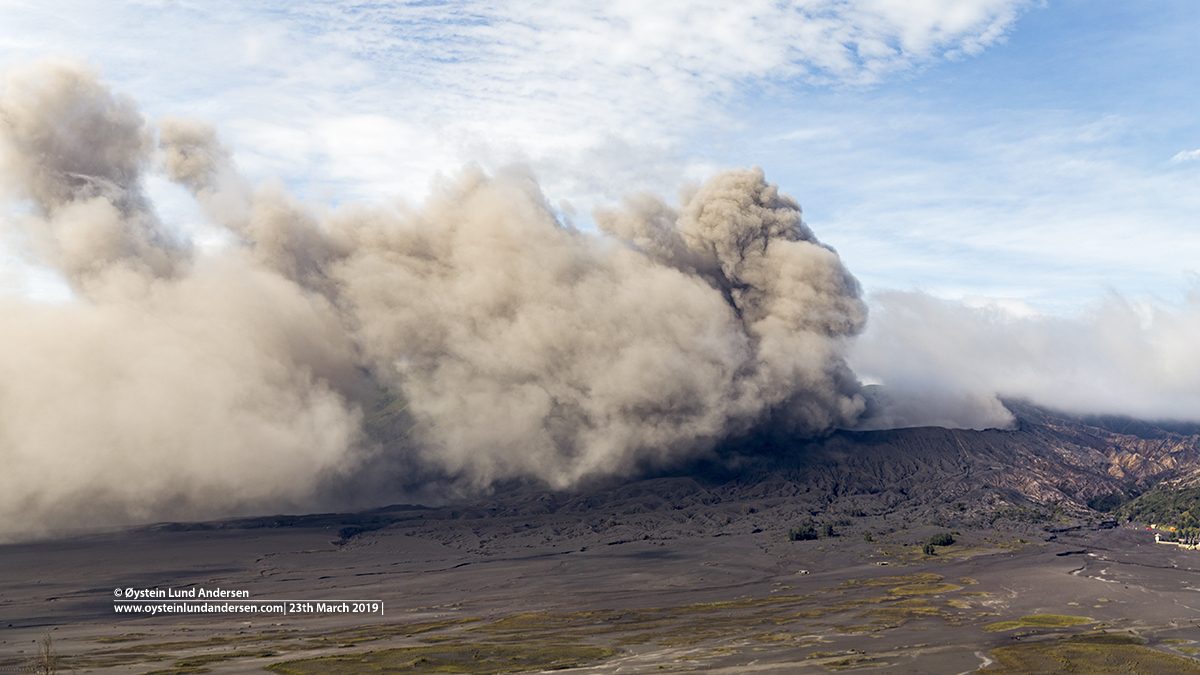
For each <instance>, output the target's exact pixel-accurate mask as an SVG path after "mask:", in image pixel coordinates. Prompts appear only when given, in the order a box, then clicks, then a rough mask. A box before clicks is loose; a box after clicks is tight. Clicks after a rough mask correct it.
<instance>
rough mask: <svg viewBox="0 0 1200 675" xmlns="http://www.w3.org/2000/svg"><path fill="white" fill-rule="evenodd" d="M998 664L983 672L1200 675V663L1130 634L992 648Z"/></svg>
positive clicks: (1012, 674) (987, 674) (984, 674)
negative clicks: (1145, 643)
mask: <svg viewBox="0 0 1200 675" xmlns="http://www.w3.org/2000/svg"><path fill="white" fill-rule="evenodd" d="M991 656H992V658H993V659H994V660H995V661H996V664H995V666H993V667H990V668H985V669H982V670H977V671H975V672H976V673H979V674H980V675H1034V674H1035V673H1037V674H1040V673H1092V674H1095V675H1108V674H1109V673H1112V674H1114V675H1115V674H1117V673H1120V674H1122V675H1200V664H1197V663H1196V662H1195V661H1193V660H1191V659H1189V658H1186V657H1183V656H1178V655H1175V654H1166V653H1164V652H1159V651H1155V650H1153V649H1150V648H1148V647H1143V646H1142V641H1141V640H1138V639H1137V638H1135V637H1132V636H1129V635H1107V634H1105V635H1090V636H1087V637H1078V638H1068V639H1064V640H1057V641H1054V642H1041V643H1035V644H1025V645H1014V646H1012V647H1001V648H999V649H994V650H992V651H991Z"/></svg>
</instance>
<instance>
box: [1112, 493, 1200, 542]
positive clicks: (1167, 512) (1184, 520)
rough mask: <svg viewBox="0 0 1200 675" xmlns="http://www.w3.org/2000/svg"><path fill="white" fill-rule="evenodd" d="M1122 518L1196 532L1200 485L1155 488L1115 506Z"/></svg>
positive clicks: (1198, 516)
mask: <svg viewBox="0 0 1200 675" xmlns="http://www.w3.org/2000/svg"><path fill="white" fill-rule="evenodd" d="M1116 515H1117V516H1118V517H1120V518H1126V519H1128V520H1134V521H1137V522H1140V523H1153V524H1155V525H1159V526H1160V527H1167V526H1173V527H1175V528H1177V529H1178V530H1179V531H1180V532H1181V533H1184V534H1186V535H1191V536H1194V535H1195V534H1196V533H1197V531H1200V487H1189V488H1184V489H1182V490H1180V489H1172V488H1169V487H1168V488H1155V489H1153V490H1151V491H1150V492H1147V493H1146V494H1144V495H1142V496H1140V497H1138V498H1137V499H1135V500H1133V501H1131V502H1128V503H1126V504H1124V505H1122V506H1121V507H1120V508H1119V509H1117V510H1116Z"/></svg>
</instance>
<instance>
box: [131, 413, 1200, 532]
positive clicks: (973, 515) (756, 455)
mask: <svg viewBox="0 0 1200 675" xmlns="http://www.w3.org/2000/svg"><path fill="white" fill-rule="evenodd" d="M1006 405H1007V406H1008V407H1009V409H1010V410H1012V411H1013V413H1014V415H1015V416H1016V419H1017V424H1016V425H1015V428H1013V429H1010V430H998V429H993V430H985V431H971V430H961V429H943V428H936V427H922V428H910V429H894V430H887V431H865V432H854V431H838V432H835V433H833V434H832V435H830V436H828V437H826V438H824V439H822V440H819V441H803V442H791V443H789V442H788V441H786V440H782V441H781V440H779V439H752V440H745V441H743V442H741V443H740V444H739V445H738V446H737V447H734V448H727V449H726V450H725V451H724V452H723V453H722V454H721V455H720V457H719V458H718V459H714V460H711V461H706V462H701V463H695V464H692V465H689V466H687V467H685V468H682V469H679V470H677V471H675V472H673V473H669V474H663V475H656V476H652V477H644V478H641V479H637V480H630V481H627V482H619V483H618V482H610V483H609V484H606V485H592V486H590V487H587V488H577V489H574V490H564V491H550V490H547V489H546V488H545V486H543V485H529V484H508V485H506V486H503V487H500V488H497V489H495V491H494V492H493V493H492V494H491V495H489V496H487V497H486V498H481V499H476V500H473V501H469V502H464V503H458V504H451V505H446V506H439V507H428V506H419V505H394V506H388V507H384V508H380V509H374V510H370V511H364V512H359V513H353V514H317V515H301V516H282V515H281V516H268V517H256V518H243V519H235V520H225V521H218V522H208V523H169V524H159V525H154V526H151V528H152V529H168V530H229V529H258V528H276V527H305V528H310V527H324V528H327V529H329V530H331V533H333V532H336V533H337V536H336V540H335V541H336V543H337V544H339V545H342V546H345V545H353V544H354V542H355V540H356V538H357V537H359V535H361V534H363V533H366V532H372V531H376V530H381V529H384V528H391V529H395V530H404V531H408V532H410V533H411V534H414V535H420V536H422V537H426V538H434V539H436V540H440V541H442V542H443V543H445V544H447V545H450V546H452V547H454V548H460V549H465V550H472V551H476V552H480V553H484V554H486V553H487V552H489V551H494V552H499V551H503V550H509V549H512V548H514V547H515V548H524V547H532V546H545V545H559V544H567V543H570V542H578V543H580V544H582V545H595V544H600V545H604V544H609V545H611V544H619V543H626V542H631V541H647V540H651V541H652V540H666V539H676V538H680V537H694V536H700V537H713V536H723V535H732V534H745V533H751V532H755V531H777V532H778V531H783V532H786V531H787V530H788V529H789V528H791V527H794V526H796V525H797V524H799V523H801V522H807V521H812V522H814V523H816V524H819V525H823V524H824V523H829V524H831V525H832V526H833V527H834V528H835V531H838V530H840V531H842V532H845V533H849V532H853V533H854V534H855V536H860V535H862V534H870V533H871V532H877V533H887V532H892V531H895V530H898V529H909V528H910V527H912V526H915V525H918V524H926V525H932V526H936V527H945V528H961V529H971V528H988V529H995V528H1005V527H1011V528H1013V529H1015V530H1021V531H1025V530H1028V529H1029V526H1030V525H1036V524H1042V525H1044V526H1045V528H1050V529H1053V527H1057V526H1061V525H1062V523H1063V522H1064V520H1074V521H1078V522H1080V523H1082V522H1086V521H1091V522H1095V521H1102V520H1104V519H1105V518H1106V516H1105V515H1103V513H1102V512H1101V511H1107V510H1110V509H1111V508H1112V507H1113V506H1116V505H1118V504H1120V503H1122V502H1124V501H1127V500H1128V499H1130V498H1132V497H1134V496H1137V495H1139V494H1142V493H1144V492H1146V491H1147V490H1149V489H1150V488H1152V487H1153V486H1154V485H1156V484H1159V483H1162V482H1167V481H1178V480H1183V479H1186V478H1188V477H1191V476H1194V475H1196V474H1197V473H1200V436H1197V435H1183V434H1179V433H1176V432H1173V431H1168V430H1166V429H1162V428H1160V427H1157V426H1155V425H1153V424H1152V423H1147V422H1138V423H1137V425H1136V426H1132V429H1131V430H1133V431H1136V433H1121V432H1119V431H1114V430H1112V428H1113V427H1115V426H1117V425H1118V424H1125V423H1122V422H1120V421H1119V420H1117V421H1115V422H1114V420H1109V423H1108V424H1107V425H1106V426H1107V427H1109V428H1105V427H1101V426H1095V425H1093V424H1089V423H1088V422H1087V421H1085V420H1084V419H1082V418H1078V417H1073V416H1070V415H1066V414H1062V413H1056V412H1052V411H1049V410H1046V409H1043V408H1039V407H1035V406H1032V405H1029V404H1025V403H1020V402H1012V401H1009V402H1006ZM1114 419H1115V418H1114ZM1126 427H1131V425H1129V424H1126ZM1055 521H1056V522H1058V525H1057V526H1052V525H1050V523H1051V522H1055Z"/></svg>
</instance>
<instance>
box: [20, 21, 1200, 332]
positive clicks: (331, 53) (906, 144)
mask: <svg viewBox="0 0 1200 675" xmlns="http://www.w3.org/2000/svg"><path fill="white" fill-rule="evenodd" d="M806 8H807V9H806ZM806 12H807V13H806ZM956 17H957V18H956ZM964 17H965V18H964ZM956 21H957V23H956ZM0 23H2V24H3V25H5V26H7V27H8V28H6V29H5V31H4V33H5V34H4V36H3V37H0V61H2V62H5V63H15V62H20V61H21V60H27V59H31V58H36V57H39V56H42V55H44V54H60V55H61V54H70V55H76V56H78V57H80V58H83V59H85V60H87V61H88V62H90V63H92V64H94V65H96V66H97V67H99V68H101V69H102V70H103V72H104V73H105V76H106V77H107V78H108V79H109V81H110V82H112V84H113V86H114V87H115V88H116V89H118V90H120V91H123V92H126V93H128V94H130V95H131V96H133V97H134V98H135V99H136V100H137V101H138V102H139V103H140V104H141V106H142V107H143V110H144V111H145V112H146V114H147V115H148V116H150V117H157V116H160V115H166V114H175V115H194V116H199V117H203V118H207V119H210V120H212V121H213V122H215V123H216V125H217V126H218V129H219V130H220V131H221V133H222V134H223V137H224V138H225V139H226V140H227V142H229V143H230V144H231V145H232V146H233V147H234V149H235V152H236V156H237V159H238V161H239V164H240V165H241V166H242V168H243V169H244V170H245V171H246V172H247V173H249V174H250V175H251V176H252V177H254V178H256V179H267V178H271V177H278V178H281V179H283V180H284V181H285V182H286V183H288V184H289V185H290V186H291V187H292V188H293V189H294V190H295V191H296V192H298V193H299V194H301V195H303V196H304V197H306V198H309V199H312V200H314V201H318V202H321V201H324V202H338V201H344V200H369V201H377V200H387V199H392V198H395V197H396V196H400V197H402V198H405V199H408V200H412V201H418V200H420V198H421V197H422V195H423V193H424V190H425V188H426V186H427V184H428V180H429V177H430V176H431V175H432V174H433V173H435V172H439V171H440V172H453V171H455V170H456V169H457V168H458V167H460V166H462V165H463V164H465V163H468V162H476V163H479V164H482V165H483V166H484V167H485V168H487V169H495V168H498V167H499V166H503V165H504V164H507V163H510V162H524V163H528V164H530V165H531V166H532V168H533V169H534V171H535V172H536V174H537V175H538V177H539V179H540V180H541V182H542V184H543V187H544V189H545V191H546V193H547V196H548V198H549V199H550V201H551V202H552V203H555V204H558V203H560V201H561V200H567V202H568V203H569V204H570V205H571V207H572V208H573V209H574V211H575V212H576V217H575V221H576V222H577V223H580V224H583V225H585V226H586V224H587V222H588V219H589V217H588V213H589V211H590V209H591V208H592V207H593V206H594V205H597V204H605V203H612V202H613V201H616V200H618V199H619V198H620V196H621V195H623V194H626V193H629V192H631V191H635V190H652V191H655V192H659V193H663V194H667V195H670V194H672V193H673V192H674V191H675V190H677V189H678V187H679V186H680V184H682V183H684V182H687V181H695V180H700V179H703V178H704V177H705V176H707V175H708V174H710V173H712V172H713V171H715V170H717V169H720V168H728V167H735V166H745V165H751V164H758V165H761V166H762V167H763V168H764V169H765V170H766V172H767V176H768V179H770V180H773V181H775V182H777V183H779V184H780V185H781V186H782V187H783V189H784V190H785V191H788V192H790V193H792V194H793V195H794V196H796V197H797V198H798V199H799V200H800V202H801V204H802V205H803V206H804V208H805V213H806V218H807V220H808V221H809V222H810V224H811V225H812V226H813V228H814V229H815V231H816V232H817V234H818V236H820V237H822V238H823V240H825V241H826V242H828V243H830V244H832V245H833V246H835V247H836V248H838V250H839V251H840V252H841V253H842V254H843V256H844V257H845V259H846V260H847V262H848V264H849V265H850V267H851V269H852V270H853V271H854V272H855V273H856V274H857V275H858V276H859V277H860V279H861V280H862V281H863V283H864V285H865V287H866V289H867V290H868V291H877V290H884V289H918V290H922V291H925V292H928V293H931V294H933V295H935V296H938V297H943V298H984V299H997V300H1003V301H1006V302H1010V303H1018V304H1021V303H1023V304H1024V305H1028V307H1029V308H1031V309H1034V310H1038V311H1042V312H1049V313H1060V314H1061V313H1071V312H1075V311H1078V310H1079V309H1080V308H1083V307H1086V306H1088V304H1089V303H1091V302H1093V301H1095V300H1096V299H1097V298H1101V297H1103V296H1105V295H1107V294H1110V293H1111V292H1114V291H1115V292H1118V293H1120V294H1124V295H1129V296H1143V295H1147V294H1148V295H1151V296H1155V297H1157V298H1159V299H1161V300H1162V301H1164V302H1168V303H1174V302H1179V301H1180V300H1181V299H1182V297H1183V295H1184V294H1185V293H1186V292H1188V291H1189V290H1190V289H1192V288H1193V287H1194V285H1195V274H1196V272H1197V268H1198V267H1200V265H1198V264H1197V263H1196V262H1195V261H1196V260H1200V237H1197V236H1195V235H1194V234H1193V226H1194V225H1195V224H1196V217H1197V214H1198V213H1200V211H1198V207H1200V199H1197V197H1196V196H1195V195H1194V193H1195V192H1196V191H1194V190H1192V189H1191V186H1192V185H1193V184H1194V183H1195V182H1196V180H1197V178H1198V177H1200V176H1198V173H1200V161H1196V160H1194V159H1193V160H1185V161H1180V159H1183V158H1185V157H1186V156H1187V155H1186V154H1183V155H1181V153H1187V152H1189V151H1193V150H1197V149H1200V128H1198V126H1197V123H1196V119H1195V115H1194V111H1195V110H1196V105H1195V103H1196V92H1197V87H1196V86H1195V85H1196V84H1197V82H1196V79H1197V76H1196V75H1195V73H1194V68H1192V67H1191V66H1192V65H1193V64H1195V63H1196V62H1197V60H1198V59H1197V57H1198V56H1200V54H1198V51H1200V48H1198V47H1197V45H1196V41H1195V39H1194V36H1195V35H1196V34H1197V29H1198V28H1200V19H1198V13H1197V12H1196V11H1195V9H1194V6H1193V5H1191V4H1190V3H1188V2H1182V1H1163V0H1160V1H1155V2H1145V3H1131V2H1115V1H1109V2H1082V1H1080V0H1063V1H1049V2H1045V3H1042V4H1038V3H1027V2H1019V1H1016V0H960V1H952V0H944V1H937V2H935V1H933V0H930V1H929V2H925V3H887V2H881V1H880V2H871V1H866V0H864V1H862V2H851V3H832V2H810V3H802V4H801V6H799V7H798V8H783V9H780V7H779V6H777V5H774V4H772V3H761V5H756V4H754V3H747V5H746V7H745V8H744V9H741V10H729V9H726V8H722V7H720V6H719V4H712V5H706V4H705V3H677V4H674V5H672V4H671V3H665V5H664V8H662V9H656V10H644V9H641V8H639V7H637V6H635V5H633V4H622V3H612V4H610V5H608V6H607V7H605V8H604V9H593V8H592V7H590V6H589V5H588V4H587V3H578V4H573V3H545V4H539V3H528V4H527V5H522V6H520V7H518V6H517V5H516V4H508V5H505V4H497V3H472V2H444V3H410V4H403V3H371V4H368V3H362V4H356V3H351V2H310V3H261V2H260V3H250V4H249V5H242V4H235V3H228V4H224V3H219V2H218V3H194V4H193V3H186V2H132V3H123V4H115V5H114V4H113V3H87V2H84V3H78V2H70V3H65V2H64V3H58V4H55V3H49V4H45V3H38V4H36V5H35V4H34V3H27V2H12V1H4V2H0ZM1173 157H1177V158H1178V159H1176V161H1172V158H1173ZM151 189H152V192H154V194H156V195H157V198H158V200H159V208H160V210H162V211H163V212H164V214H165V215H166V216H167V218H168V220H176V221H179V222H180V223H181V224H186V222H187V221H190V220H196V219H198V214H197V213H196V212H195V211H194V210H193V209H191V207H190V205H189V204H188V203H187V200H186V199H183V197H182V194H181V193H178V192H175V191H173V189H172V188H170V187H169V186H167V184H165V183H163V184H162V185H152V186H151ZM195 228H199V229H198V230H196V231H197V232H200V233H201V234H203V233H202V230H203V226H202V225H195V226H194V228H193V229H195ZM9 276H10V278H11V277H12V274H11V273H10V275H9ZM33 278H34V279H35V281H34V282H33V284H32V288H30V287H29V284H28V283H27V284H26V288H27V292H33V293H35V294H36V293H37V292H39V284H45V283H46V277H45V276H44V275H42V276H38V277H33Z"/></svg>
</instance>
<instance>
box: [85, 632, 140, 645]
mask: <svg viewBox="0 0 1200 675" xmlns="http://www.w3.org/2000/svg"><path fill="white" fill-rule="evenodd" d="M147 637H150V634H149V633H123V634H121V635H110V636H108V637H98V638H93V639H92V642H98V643H100V644H102V645H107V644H115V643H118V642H134V641H136V640H142V639H145V638H147Z"/></svg>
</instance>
